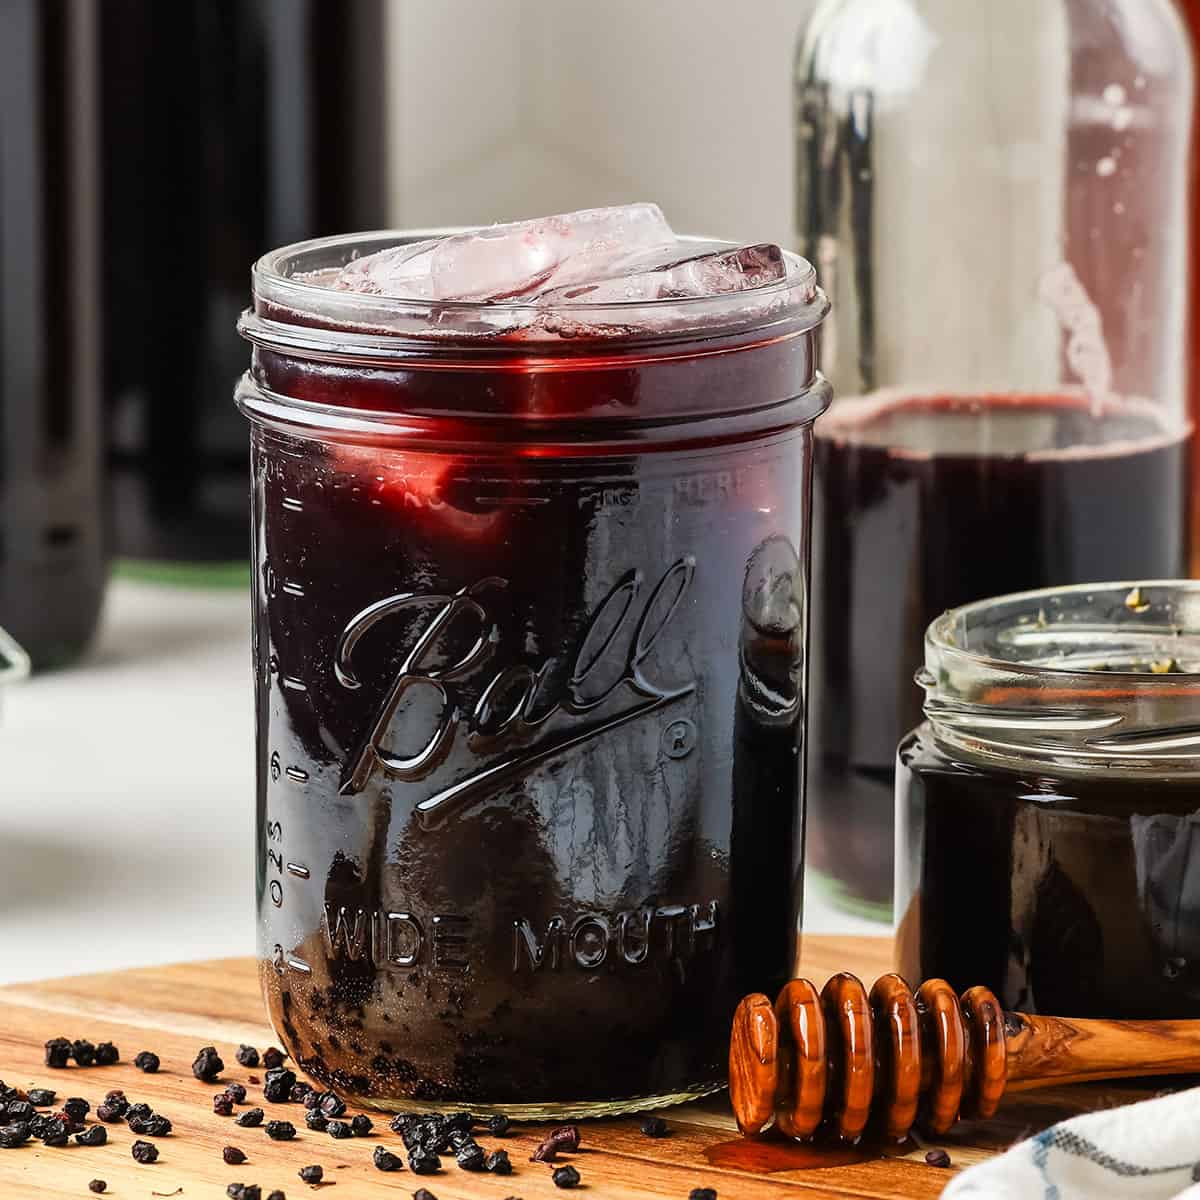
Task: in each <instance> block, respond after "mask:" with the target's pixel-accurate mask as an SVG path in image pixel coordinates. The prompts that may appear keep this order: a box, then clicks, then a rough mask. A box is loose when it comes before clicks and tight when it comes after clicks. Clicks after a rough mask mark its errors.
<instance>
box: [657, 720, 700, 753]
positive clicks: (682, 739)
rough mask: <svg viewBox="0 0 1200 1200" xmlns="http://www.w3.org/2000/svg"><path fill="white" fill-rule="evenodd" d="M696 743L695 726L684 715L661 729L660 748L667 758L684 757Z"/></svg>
mask: <svg viewBox="0 0 1200 1200" xmlns="http://www.w3.org/2000/svg"><path fill="white" fill-rule="evenodd" d="M695 745H696V726H695V725H694V724H693V723H692V722H691V721H689V720H688V719H687V718H686V717H681V718H680V719H679V720H678V721H672V722H671V723H670V725H668V726H667V727H666V729H664V730H663V735H662V748H663V751H664V752H665V753H666V756H667V757H668V758H686V757H687V755H689V754H691V752H692V749H693V747H694V746H695Z"/></svg>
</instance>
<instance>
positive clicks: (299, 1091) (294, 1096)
mask: <svg viewBox="0 0 1200 1200" xmlns="http://www.w3.org/2000/svg"><path fill="white" fill-rule="evenodd" d="M312 1090H313V1089H312V1084H310V1083H305V1082H304V1080H303V1079H301V1080H299V1081H298V1082H296V1083H293V1084H292V1090H291V1091H290V1092H289V1093H288V1099H289V1100H290V1101H291V1102H292V1103H293V1104H303V1103H304V1101H305V1099H307V1097H308V1095H309V1093H310V1092H311V1091H312Z"/></svg>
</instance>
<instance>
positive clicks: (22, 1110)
mask: <svg viewBox="0 0 1200 1200" xmlns="http://www.w3.org/2000/svg"><path fill="white" fill-rule="evenodd" d="M34 1112H35V1109H34V1107H33V1105H32V1104H30V1103H29V1101H28V1100H12V1101H10V1102H9V1104H8V1120H9V1122H10V1123H12V1122H16V1121H32V1120H33V1117H34Z"/></svg>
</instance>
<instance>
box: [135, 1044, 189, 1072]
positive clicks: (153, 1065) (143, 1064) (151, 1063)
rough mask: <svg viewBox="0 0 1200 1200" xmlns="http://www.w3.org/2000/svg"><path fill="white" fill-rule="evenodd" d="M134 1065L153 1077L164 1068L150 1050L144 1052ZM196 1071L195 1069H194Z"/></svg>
mask: <svg viewBox="0 0 1200 1200" xmlns="http://www.w3.org/2000/svg"><path fill="white" fill-rule="evenodd" d="M133 1065H134V1066H135V1067H137V1069H138V1070H139V1071H145V1072H146V1074H147V1075H153V1074H154V1072H155V1071H157V1070H158V1068H159V1067H160V1066H162V1063H161V1061H160V1060H159V1057H158V1055H157V1054H155V1053H153V1052H152V1051H150V1050H143V1051H142V1052H141V1053H140V1054H139V1055H138V1056H137V1057H136V1058H135V1059H134V1060H133ZM193 1069H194V1068H193Z"/></svg>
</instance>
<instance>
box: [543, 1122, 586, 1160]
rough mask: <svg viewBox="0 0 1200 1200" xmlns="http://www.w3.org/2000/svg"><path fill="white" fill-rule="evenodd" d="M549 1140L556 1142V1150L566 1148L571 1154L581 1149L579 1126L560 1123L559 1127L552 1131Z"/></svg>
mask: <svg viewBox="0 0 1200 1200" xmlns="http://www.w3.org/2000/svg"><path fill="white" fill-rule="evenodd" d="M549 1140H550V1141H552V1142H553V1143H554V1148H555V1149H556V1150H566V1151H567V1152H568V1153H569V1154H573V1153H574V1152H575V1151H576V1150H578V1149H579V1126H578V1125H560V1126H559V1127H558V1128H557V1129H552V1130H551V1131H550V1137H549Z"/></svg>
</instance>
